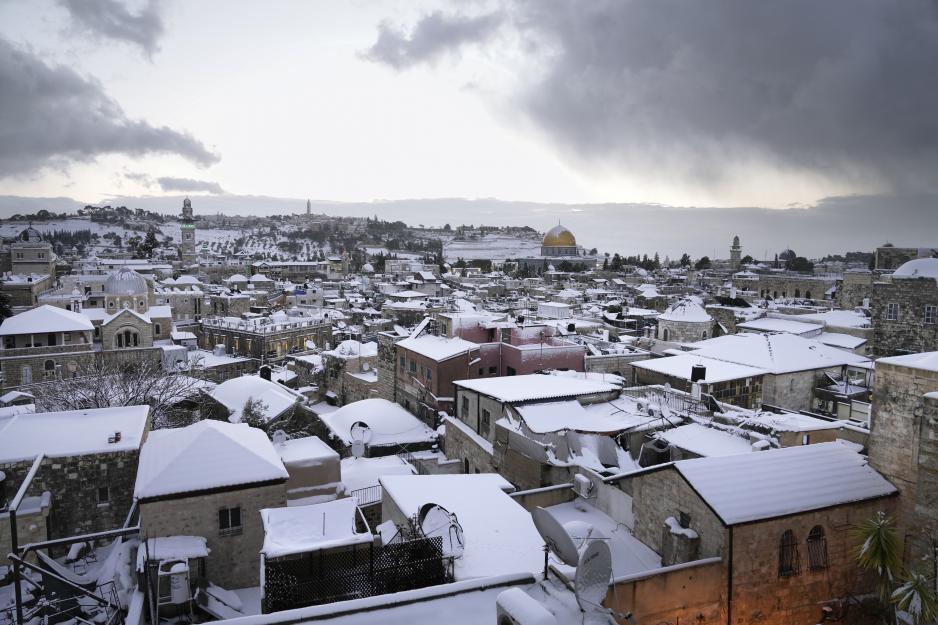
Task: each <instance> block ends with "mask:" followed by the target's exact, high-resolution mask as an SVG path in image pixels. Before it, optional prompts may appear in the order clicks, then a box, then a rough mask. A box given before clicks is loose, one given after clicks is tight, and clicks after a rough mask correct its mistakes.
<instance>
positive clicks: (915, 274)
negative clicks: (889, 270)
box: [892, 258, 938, 280]
mask: <svg viewBox="0 0 938 625" xmlns="http://www.w3.org/2000/svg"><path fill="white" fill-rule="evenodd" d="M892 277H893V278H934V279H935V280H938V258H916V259H915V260H910V261H909V262H907V263H905V264H904V265H902V266H901V267H899V268H898V269H896V271H895V272H894V273H893V274H892Z"/></svg>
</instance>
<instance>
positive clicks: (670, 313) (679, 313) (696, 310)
mask: <svg viewBox="0 0 938 625" xmlns="http://www.w3.org/2000/svg"><path fill="white" fill-rule="evenodd" d="M658 320H659V321H689V322H691V323H713V317H711V316H710V313H708V312H707V311H706V309H704V307H703V306H701V305H700V304H698V303H697V302H695V301H694V300H692V299H684V300H681V301H679V302H677V303H675V304H672V305H671V306H669V307H668V309H667V310H666V311H664V312H663V313H662V314H661V315H660V316H659V317H658Z"/></svg>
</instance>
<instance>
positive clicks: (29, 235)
mask: <svg viewBox="0 0 938 625" xmlns="http://www.w3.org/2000/svg"><path fill="white" fill-rule="evenodd" d="M17 238H18V239H19V240H20V241H23V242H25V243H40V242H42V233H41V232H39V231H38V230H36V229H35V228H33V227H32V226H30V227H28V228H26V229H25V230H23V231H22V232H20V234H19V236H18V237H17Z"/></svg>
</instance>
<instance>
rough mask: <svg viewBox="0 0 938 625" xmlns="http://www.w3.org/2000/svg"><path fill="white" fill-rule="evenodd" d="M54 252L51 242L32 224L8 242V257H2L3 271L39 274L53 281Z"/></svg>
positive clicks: (54, 273)
mask: <svg viewBox="0 0 938 625" xmlns="http://www.w3.org/2000/svg"><path fill="white" fill-rule="evenodd" d="M56 258H57V257H56V255H55V252H53V251H52V244H51V243H49V242H48V241H46V240H45V237H43V236H42V233H41V232H39V231H38V230H36V229H35V228H33V227H32V226H30V227H28V228H26V229H24V230H23V231H22V232H20V233H19V234H18V235H16V238H15V239H14V240H13V241H12V242H11V243H10V244H9V257H8V259H4V260H5V262H4V263H3V264H4V267H3V269H4V271H8V272H10V273H14V274H22V275H29V274H39V275H44V276H49V277H50V278H52V281H53V282H55V278H56V271H55V261H56Z"/></svg>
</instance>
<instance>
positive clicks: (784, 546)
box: [778, 530, 800, 577]
mask: <svg viewBox="0 0 938 625" xmlns="http://www.w3.org/2000/svg"><path fill="white" fill-rule="evenodd" d="M799 569H800V562H799V558H798V541H797V540H795V533H794V532H792V531H791V530H785V533H784V534H782V538H781V540H779V543H778V575H779V577H791V576H792V575H797V574H798V573H799Z"/></svg>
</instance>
